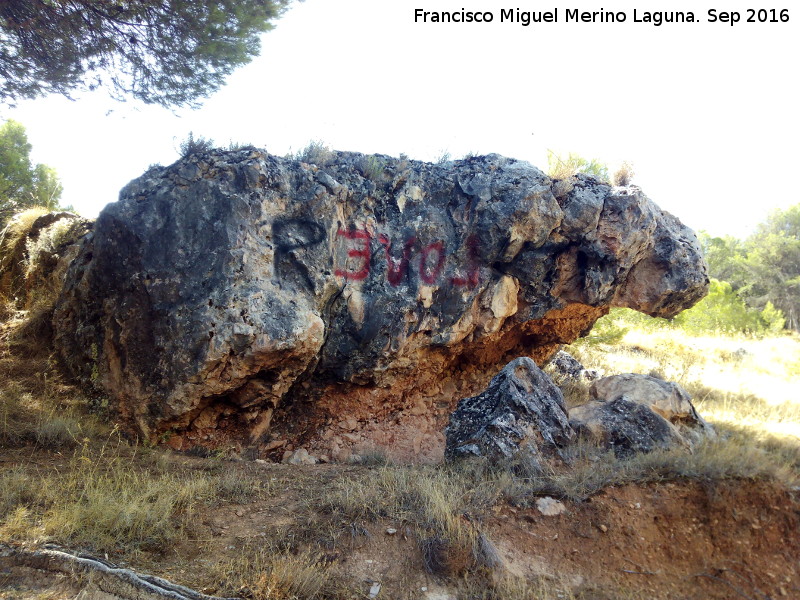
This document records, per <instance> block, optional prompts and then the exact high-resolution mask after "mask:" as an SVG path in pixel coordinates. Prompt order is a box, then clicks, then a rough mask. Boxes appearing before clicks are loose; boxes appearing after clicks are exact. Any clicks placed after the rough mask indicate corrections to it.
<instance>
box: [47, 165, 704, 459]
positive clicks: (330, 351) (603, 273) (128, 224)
mask: <svg viewBox="0 0 800 600" xmlns="http://www.w3.org/2000/svg"><path fill="white" fill-rule="evenodd" d="M566 183H567V184H568V185H564V184H565V182H555V181H552V180H551V179H550V178H548V177H547V176H546V175H544V174H543V173H542V172H541V171H539V170H538V169H536V168H535V167H533V166H531V165H530V164H528V163H525V162H521V161H517V160H513V159H509V158H503V157H501V156H497V155H490V156H484V157H475V158H470V159H465V160H461V161H454V162H449V163H443V164H428V163H421V162H416V161H411V160H407V159H393V158H389V157H385V156H364V155H360V154H355V153H332V154H331V155H330V156H327V157H323V159H322V160H320V161H318V164H309V163H304V162H300V161H296V160H289V159H282V158H278V157H275V156H271V155H269V154H267V153H266V152H263V151H259V150H255V149H244V150H237V151H231V152H222V151H214V152H210V153H204V154H194V155H191V156H188V157H186V158H184V159H182V160H180V161H178V162H177V163H175V164H174V165H172V166H170V167H158V168H153V169H151V170H149V171H148V172H147V173H145V174H144V175H143V176H141V177H140V178H139V179H136V180H134V181H133V182H131V183H130V184H129V185H128V186H126V187H125V188H124V189H123V190H122V192H121V193H120V198H119V201H118V202H116V203H112V204H110V205H109V206H107V207H106V208H105V209H104V210H103V211H102V213H101V214H100V216H99V218H98V220H97V223H96V226H95V229H94V231H93V233H92V234H91V236H90V237H89V238H87V240H86V242H85V243H84V245H83V247H82V250H81V253H80V255H79V256H78V257H77V258H76V259H75V260H74V261H73V262H72V265H71V267H70V271H69V273H68V276H67V283H66V286H65V289H64V293H63V294H62V295H61V298H60V300H59V304H58V308H57V313H56V318H55V321H54V322H55V327H56V343H57V348H58V351H59V354H60V356H61V360H62V362H63V364H64V366H65V367H66V368H67V369H68V370H69V371H70V372H71V373H72V374H73V375H74V376H76V377H77V378H79V379H80V380H82V381H83V382H84V383H85V384H86V385H91V386H95V387H98V388H100V389H102V390H104V391H105V392H106V393H107V394H108V395H109V396H110V398H111V400H112V405H113V406H115V407H116V409H117V411H118V413H119V416H120V418H121V420H122V422H123V423H124V424H125V426H126V427H127V428H128V429H129V430H131V431H133V432H136V433H137V434H139V435H142V436H144V437H147V438H149V439H151V440H156V439H160V438H163V437H167V438H170V439H171V441H170V444H171V445H173V446H174V447H190V446H192V445H197V444H201V445H218V444H222V443H226V444H227V443H229V442H234V443H236V444H259V443H260V444H263V445H264V447H269V445H270V444H271V443H274V442H275V440H278V439H281V440H282V439H288V440H290V441H291V442H290V445H293V446H295V447H300V446H303V447H305V448H307V449H309V450H312V451H314V452H322V451H324V452H325V453H326V454H331V455H332V456H333V457H334V458H336V457H341V456H343V455H346V454H347V453H348V452H350V451H351V450H352V449H355V450H356V451H358V448H359V447H362V448H364V447H376V446H378V447H384V448H391V450H392V452H393V453H395V454H396V455H397V456H405V457H415V458H432V459H436V458H440V457H441V452H442V450H443V447H444V444H443V441H444V440H443V436H442V433H441V431H442V429H443V426H444V424H445V422H446V419H447V415H448V414H449V412H450V410H451V409H452V407H453V406H454V405H455V403H456V402H457V401H458V400H459V399H460V398H463V397H465V396H469V395H472V394H476V393H477V392H478V391H479V390H480V389H482V388H483V387H485V385H486V384H487V382H488V381H489V379H490V378H491V377H492V376H493V375H495V374H496V373H497V371H498V369H499V368H500V367H501V366H502V365H505V364H506V363H507V362H508V361H509V360H512V359H513V358H516V357H517V356H520V355H525V356H530V357H532V358H533V359H534V360H536V361H539V362H541V361H543V360H545V359H547V358H548V357H549V356H550V355H551V354H553V353H554V352H555V351H556V350H557V349H558V347H559V345H560V344H563V343H568V342H571V341H573V340H574V339H576V338H577V337H578V336H580V335H582V334H584V333H586V332H587V331H588V330H589V328H590V327H591V325H592V324H593V323H594V321H595V320H596V319H597V318H599V317H600V316H602V315H603V314H605V313H606V312H607V310H608V308H609V307H610V306H628V307H631V308H635V309H637V310H641V311H644V312H647V313H648V314H651V315H658V316H671V315H674V314H676V313H677V312H679V311H680V310H682V309H684V308H686V307H689V306H691V305H692V304H694V303H695V302H696V301H697V300H699V299H700V298H701V297H703V295H704V294H705V293H706V288H707V284H708V278H707V274H706V268H705V265H704V262H703V260H702V258H701V255H700V250H699V247H698V244H697V240H696V239H695V236H694V234H693V233H692V232H691V231H690V230H689V229H687V228H686V227H685V226H683V225H682V224H681V223H680V221H678V220H677V219H676V218H675V217H673V216H672V215H670V214H668V213H665V212H663V211H661V210H660V209H659V208H658V207H657V206H656V205H655V204H653V203H652V202H651V201H650V200H649V199H648V198H647V197H646V196H645V195H644V194H643V193H642V192H641V191H640V190H639V189H638V188H635V187H629V188H613V187H611V186H609V185H607V184H604V183H600V182H598V181H596V180H594V179H591V178H588V177H584V176H577V177H575V178H573V179H572V180H571V181H569V182H566ZM341 423H345V424H346V425H347V426H346V427H344V428H343V427H341ZM351 425H352V427H351Z"/></svg>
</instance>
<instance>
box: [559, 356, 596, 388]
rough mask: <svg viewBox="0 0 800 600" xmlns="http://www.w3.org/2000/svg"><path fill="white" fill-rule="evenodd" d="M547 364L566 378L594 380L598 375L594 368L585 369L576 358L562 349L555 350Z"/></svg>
mask: <svg viewBox="0 0 800 600" xmlns="http://www.w3.org/2000/svg"><path fill="white" fill-rule="evenodd" d="M548 365H549V366H550V367H551V368H552V369H553V371H555V372H556V373H558V374H559V375H561V376H562V377H564V378H567V379H574V380H580V379H585V380H587V381H594V380H595V379H597V378H598V377H599V374H598V372H597V371H596V370H595V369H587V368H586V367H584V366H583V364H581V362H580V361H579V360H578V359H577V358H575V357H574V356H572V355H571V354H570V353H569V352H564V351H563V350H559V351H558V352H556V353H555V354H554V355H553V358H551V359H550V362H549V363H548Z"/></svg>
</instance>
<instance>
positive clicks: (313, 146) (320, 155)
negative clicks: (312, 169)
mask: <svg viewBox="0 0 800 600" xmlns="http://www.w3.org/2000/svg"><path fill="white" fill-rule="evenodd" d="M333 157H334V152H333V150H331V149H330V148H328V146H326V145H325V144H324V143H323V142H322V141H321V140H316V141H311V142H309V143H308V146H306V147H305V148H303V149H302V150H300V152H298V153H297V154H296V155H295V156H294V157H293V158H295V159H296V160H299V161H300V162H304V163H309V164H312V165H317V166H318V167H324V166H325V165H327V164H328V163H329V162H331V160H333Z"/></svg>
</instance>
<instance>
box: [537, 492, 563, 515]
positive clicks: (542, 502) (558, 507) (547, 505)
mask: <svg viewBox="0 0 800 600" xmlns="http://www.w3.org/2000/svg"><path fill="white" fill-rule="evenodd" d="M536 509H537V510H538V511H539V512H540V513H542V514H543V515H544V516H545V517H555V516H557V515H560V514H561V513H563V512H566V511H567V507H566V506H564V503H563V502H561V501H560V500H556V499H555V498H551V497H550V496H544V497H543V498H537V499H536Z"/></svg>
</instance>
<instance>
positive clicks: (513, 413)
mask: <svg viewBox="0 0 800 600" xmlns="http://www.w3.org/2000/svg"><path fill="white" fill-rule="evenodd" d="M445 435H446V436H447V445H446V446H445V458H448V459H454V458H463V457H467V456H485V457H487V458H488V459H489V460H491V461H493V462H497V461H501V460H503V459H512V458H515V457H517V456H518V454H519V452H520V451H523V452H524V453H525V454H526V455H527V456H526V458H528V459H529V460H532V461H535V464H540V463H541V462H542V461H543V460H544V459H546V458H552V457H555V456H557V455H558V452H559V450H560V449H561V448H563V447H564V446H566V445H567V444H568V443H569V442H570V441H571V440H572V439H573V438H574V437H575V433H574V432H573V431H572V428H571V427H570V425H569V419H568V417H567V409H566V407H565V405H564V398H563V397H562V395H561V390H559V389H558V387H556V385H555V384H554V383H553V381H552V380H551V379H550V378H549V377H548V376H547V375H546V374H545V373H544V372H543V371H542V370H541V369H540V368H539V367H538V366H536V363H535V362H533V361H532V360H531V359H530V358H525V357H522V358H517V359H516V360H513V361H511V362H510V363H508V364H507V365H506V366H505V367H503V370H502V371H500V373H498V374H497V375H496V376H495V377H494V378H492V381H491V382H490V383H489V387H487V388H486V390H484V391H483V392H482V393H481V394H479V395H477V396H474V397H471V398H464V399H463V400H461V401H460V402H459V403H458V406H456V409H455V410H454V411H453V413H452V414H451V415H450V422H449V424H448V425H447V428H446V429H445Z"/></svg>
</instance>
